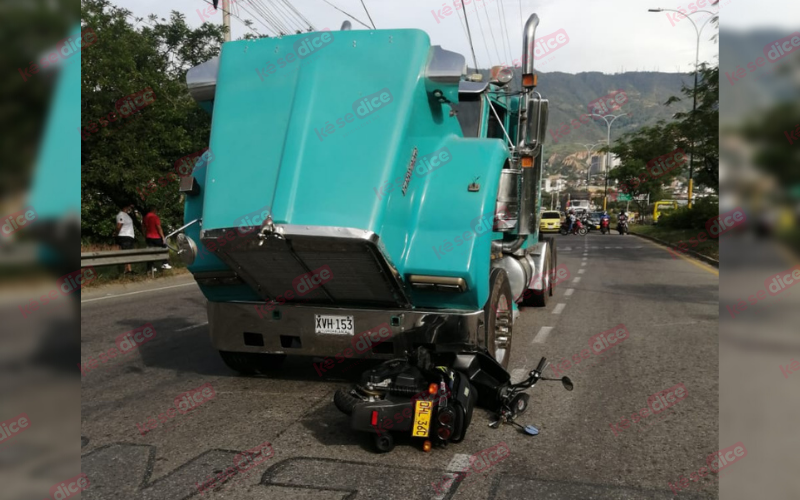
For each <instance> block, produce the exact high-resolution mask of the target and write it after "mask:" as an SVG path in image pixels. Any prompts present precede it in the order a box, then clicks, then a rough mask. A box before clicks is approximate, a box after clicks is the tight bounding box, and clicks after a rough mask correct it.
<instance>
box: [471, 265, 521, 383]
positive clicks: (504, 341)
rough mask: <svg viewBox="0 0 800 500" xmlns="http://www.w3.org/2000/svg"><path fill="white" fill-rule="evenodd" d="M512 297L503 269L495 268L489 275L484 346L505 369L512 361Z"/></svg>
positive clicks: (485, 307) (484, 310) (484, 309)
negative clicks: (510, 360)
mask: <svg viewBox="0 0 800 500" xmlns="http://www.w3.org/2000/svg"><path fill="white" fill-rule="evenodd" d="M512 307H513V306H512V297H511V284H510V283H509V282H508V275H507V274H506V272H505V271H504V270H503V269H499V268H494V269H492V273H491V274H490V275H489V300H487V301H486V306H484V308H483V312H484V338H483V339H478V340H479V342H481V340H482V341H483V346H482V347H485V348H486V349H487V350H488V351H489V355H490V356H492V357H493V358H494V359H495V360H496V361H497V362H498V363H500V365H502V367H503V368H504V369H508V361H509V359H511V339H512V336H513V331H514V325H513V324H512V321H513V309H512Z"/></svg>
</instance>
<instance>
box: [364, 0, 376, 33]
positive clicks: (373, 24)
mask: <svg viewBox="0 0 800 500" xmlns="http://www.w3.org/2000/svg"><path fill="white" fill-rule="evenodd" d="M361 6H362V7H364V11H365V12H366V13H367V17H368V18H369V22H370V24H371V25H372V29H378V28H376V27H375V21H373V20H372V16H371V15H369V10H367V5H366V4H365V3H364V0H361Z"/></svg>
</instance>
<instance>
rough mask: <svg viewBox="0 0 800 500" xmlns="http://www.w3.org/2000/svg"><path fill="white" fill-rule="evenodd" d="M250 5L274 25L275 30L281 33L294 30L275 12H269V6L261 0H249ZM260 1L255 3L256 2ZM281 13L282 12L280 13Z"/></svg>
mask: <svg viewBox="0 0 800 500" xmlns="http://www.w3.org/2000/svg"><path fill="white" fill-rule="evenodd" d="M249 1H250V6H251V7H252V8H253V9H254V10H255V11H256V12H258V15H259V16H260V17H261V18H262V19H264V20H265V21H266V22H267V23H269V25H270V26H272V28H273V30H274V31H277V32H278V33H280V34H281V35H284V34H288V33H291V32H292V29H291V28H290V27H289V26H287V25H286V24H284V23H283V21H282V20H281V19H280V18H279V17H277V16H276V15H275V14H274V13H272V12H269V11H268V10H267V6H266V5H264V4H263V3H262V2H261V1H260V0H249ZM256 1H257V2H258V3H255V2H256ZM278 14H280V12H279V13H278Z"/></svg>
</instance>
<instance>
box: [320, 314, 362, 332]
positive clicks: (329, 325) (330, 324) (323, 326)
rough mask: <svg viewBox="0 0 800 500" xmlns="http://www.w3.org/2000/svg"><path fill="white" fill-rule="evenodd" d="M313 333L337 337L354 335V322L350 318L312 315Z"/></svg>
mask: <svg viewBox="0 0 800 500" xmlns="http://www.w3.org/2000/svg"><path fill="white" fill-rule="evenodd" d="M314 332H315V333H333V334H337V335H355V322H354V321H353V317H352V316H328V315H324V314H315V315H314Z"/></svg>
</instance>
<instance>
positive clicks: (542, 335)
mask: <svg viewBox="0 0 800 500" xmlns="http://www.w3.org/2000/svg"><path fill="white" fill-rule="evenodd" d="M552 331H553V327H552V326H543V327H541V328H540V329H539V333H537V334H536V336H535V337H534V338H533V343H534V344H543V343H544V341H545V340H547V336H548V335H550V332H552Z"/></svg>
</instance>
